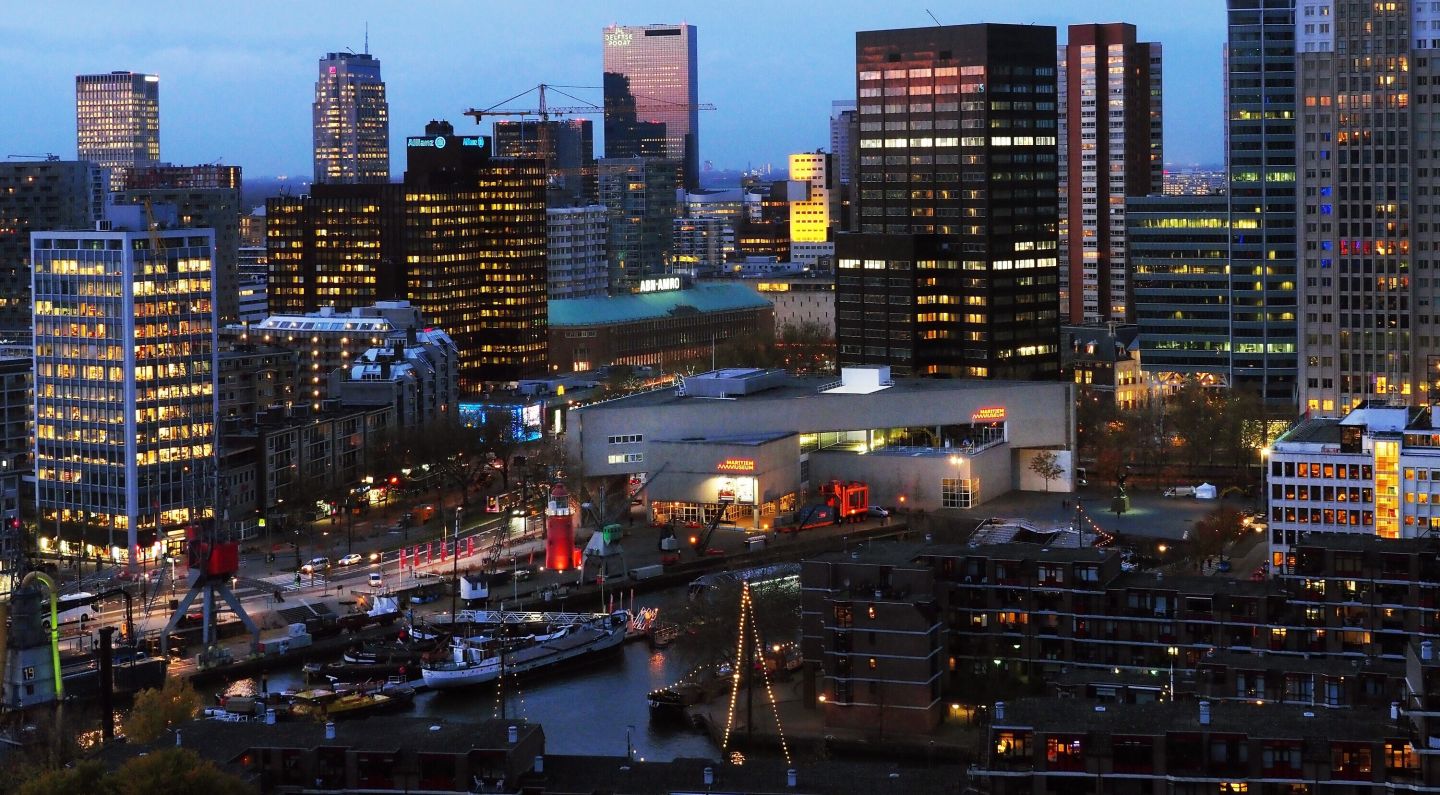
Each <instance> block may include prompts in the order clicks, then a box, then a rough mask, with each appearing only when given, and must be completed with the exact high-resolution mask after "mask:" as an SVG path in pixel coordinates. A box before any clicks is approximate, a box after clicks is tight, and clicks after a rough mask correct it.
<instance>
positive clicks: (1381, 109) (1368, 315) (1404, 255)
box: [1267, 0, 1440, 417]
mask: <svg viewBox="0 0 1440 795" xmlns="http://www.w3.org/2000/svg"><path fill="white" fill-rule="evenodd" d="M1301 8H1303V12H1302V11H1301ZM1295 34H1296V35H1295V49H1296V51H1297V55H1296V58H1297V61H1298V68H1297V69H1296V75H1295V77H1296V79H1295V84H1296V85H1297V86H1299V87H1300V88H1298V89H1297V91H1298V92H1299V94H1300V96H1298V97H1297V98H1296V100H1297V101H1296V106H1297V107H1296V115H1297V121H1298V124H1297V125H1296V132H1295V140H1296V141H1298V142H1299V152H1298V159H1299V164H1300V168H1299V169H1298V171H1299V172H1300V173H1299V175H1298V176H1299V190H1298V193H1299V203H1300V206H1299V207H1298V208H1297V209H1298V210H1299V213H1300V216H1301V217H1300V219H1299V222H1298V223H1297V224H1296V229H1297V231H1298V232H1299V240H1298V243H1297V248H1298V250H1299V252H1300V256H1301V262H1300V275H1299V278H1297V279H1295V282H1296V283H1297V284H1298V285H1299V296H1300V302H1299V307H1298V309H1297V311H1298V313H1299V314H1300V323H1299V327H1300V333H1299V340H1300V355H1299V357H1298V365H1299V373H1298V378H1297V381H1298V388H1299V395H1300V408H1301V409H1302V410H1303V411H1306V412H1310V413H1318V414H1323V415H1326V416H1332V417H1334V416H1343V415H1344V413H1346V412H1348V411H1350V410H1351V409H1353V408H1355V407H1356V406H1357V405H1358V404H1359V403H1361V402H1363V401H1366V400H1373V401H1384V400H1398V401H1403V402H1407V403H1427V402H1431V401H1433V400H1435V399H1437V398H1440V314H1432V312H1440V278H1436V277H1432V276H1431V272H1432V271H1433V270H1434V268H1435V263H1436V260H1435V259H1434V257H1435V254H1434V252H1435V251H1437V250H1440V205H1432V204H1431V203H1430V201H1431V198H1432V197H1433V196H1436V195H1440V170H1432V169H1431V168H1429V165H1430V160H1431V159H1433V158H1434V157H1435V156H1436V155H1437V151H1436V150H1435V149H1434V147H1435V146H1437V142H1440V119H1437V118H1436V117H1435V116H1434V115H1433V114H1432V113H1431V111H1430V108H1431V107H1432V105H1433V103H1435V102H1437V101H1440V94H1437V92H1436V91H1434V90H1433V89H1432V88H1431V87H1432V86H1435V85H1437V84H1440V61H1437V60H1436V56H1437V55H1440V38H1431V37H1432V36H1440V7H1436V6H1434V4H1432V3H1421V2H1414V3H1405V2H1400V3H1366V4H1364V5H1363V6H1362V5H1359V4H1355V3H1335V2H1326V1H1324V0H1316V1H1315V2H1313V3H1312V2H1310V0H1306V1H1305V2H1304V3H1303V4H1301V6H1300V7H1297V13H1296V14H1295ZM1432 173H1433V174H1434V176H1432ZM1267 220H1268V219H1267ZM1432 230H1434V231H1432ZM1432 284H1433V286H1432Z"/></svg>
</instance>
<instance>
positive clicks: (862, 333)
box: [835, 25, 1060, 379]
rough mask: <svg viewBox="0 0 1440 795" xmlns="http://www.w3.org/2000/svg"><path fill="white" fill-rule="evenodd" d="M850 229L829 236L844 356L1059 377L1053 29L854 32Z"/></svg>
mask: <svg viewBox="0 0 1440 795" xmlns="http://www.w3.org/2000/svg"><path fill="white" fill-rule="evenodd" d="M855 57H856V82H857V96H858V98H859V107H858V118H859V131H858V136H859V137H858V140H857V142H856V151H857V153H858V161H857V162H855V163H854V164H853V165H854V178H855V180H856V185H857V191H858V203H857V205H856V209H855V212H856V213H858V227H859V234H842V235H837V236H836V239H835V262H836V268H837V270H836V287H835V316H836V338H837V342H838V345H839V360H840V364H841V365H867V364H885V365H890V367H891V368H892V371H893V372H894V373H895V374H896V375H916V376H921V375H933V376H948V377H969V378H1021V379H1028V378H1037V379H1044V378H1057V377H1059V375H1060V355H1059V346H1060V327H1059V291H1058V285H1057V270H1058V267H1057V254H1056V250H1057V247H1058V245H1059V242H1058V230H1057V225H1056V220H1057V219H1056V206H1057V189H1058V177H1057V173H1056V168H1057V165H1056V160H1057V154H1056V147H1057V142H1056V135H1057V124H1058V120H1057V109H1056V82H1055V81H1056V69H1055V66H1056V64H1055V29H1054V28H1052V27H1046V26H1043V25H949V26H934V27H925V28H911V29H907V30H877V31H861V32H859V33H857V34H856V37H855Z"/></svg>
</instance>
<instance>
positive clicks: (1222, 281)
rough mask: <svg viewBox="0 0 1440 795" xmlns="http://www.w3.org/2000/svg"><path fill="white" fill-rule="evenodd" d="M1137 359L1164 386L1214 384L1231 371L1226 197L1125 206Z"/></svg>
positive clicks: (1137, 201) (1150, 199) (1146, 199)
mask: <svg viewBox="0 0 1440 795" xmlns="http://www.w3.org/2000/svg"><path fill="white" fill-rule="evenodd" d="M1125 221H1126V226H1127V235H1126V237H1127V240H1126V246H1127V249H1128V253H1129V260H1130V272H1131V275H1130V282H1131V294H1132V295H1133V297H1134V308H1135V321H1136V323H1137V324H1138V325H1139V327H1140V339H1139V344H1140V361H1141V362H1142V363H1143V366H1144V368H1145V369H1146V370H1147V371H1149V372H1152V373H1155V374H1156V375H1158V376H1159V377H1160V379H1161V381H1162V382H1163V383H1178V382H1179V381H1181V380H1183V379H1184V378H1186V377H1190V376H1194V377H1197V378H1200V379H1201V380H1203V381H1205V382H1206V383H1217V382H1218V381H1220V380H1222V379H1223V377H1224V374H1225V373H1226V372H1227V371H1228V370H1229V369H1230V309H1231V308H1230V302H1229V301H1228V300H1227V296H1228V295H1229V294H1230V275H1229V267H1228V258H1229V249H1230V202H1229V200H1227V199H1226V198H1225V197H1224V196H1132V197H1130V198H1129V199H1126V200H1125Z"/></svg>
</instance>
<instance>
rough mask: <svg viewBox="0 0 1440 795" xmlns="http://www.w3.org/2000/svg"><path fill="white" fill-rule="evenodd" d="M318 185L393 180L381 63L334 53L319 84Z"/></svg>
mask: <svg viewBox="0 0 1440 795" xmlns="http://www.w3.org/2000/svg"><path fill="white" fill-rule="evenodd" d="M313 115H314V124H315V181H316V182H317V183H319V182H340V183H351V182H389V181H390V105H389V103H388V102H387V101H386V100H385V81H383V80H381V79H380V59H378V58H376V57H375V56H373V55H371V54H370V53H368V52H364V53H358V54H357V53H353V52H332V53H329V54H327V55H326V56H325V57H324V58H321V59H320V76H319V77H318V78H317V79H316V80H315V103H314V107H313Z"/></svg>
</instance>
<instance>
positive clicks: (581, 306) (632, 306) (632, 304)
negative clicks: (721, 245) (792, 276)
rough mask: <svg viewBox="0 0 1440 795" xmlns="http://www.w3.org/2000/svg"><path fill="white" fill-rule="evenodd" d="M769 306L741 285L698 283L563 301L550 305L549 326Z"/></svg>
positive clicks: (613, 322)
mask: <svg viewBox="0 0 1440 795" xmlns="http://www.w3.org/2000/svg"><path fill="white" fill-rule="evenodd" d="M771 306H772V304H771V303H770V301H769V300H768V299H766V298H763V297H761V296H760V295H758V294H757V293H756V292H755V291H754V290H752V289H750V288H749V287H747V286H745V285H743V284H699V285H696V286H694V287H690V288H686V289H683V290H664V291H660V292H653V293H635V294H632V295H616V296H610V297H597V298H562V299H560V300H557V301H551V302H550V304H549V307H550V308H549V313H550V325H551V326H558V327H566V326H607V325H618V324H621V323H637V322H640V321H642V320H656V319H659V318H665V317H671V316H675V315H679V314H685V313H689V312H702V313H708V312H731V311H736V310H741V309H764V308H769V307H771Z"/></svg>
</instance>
